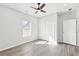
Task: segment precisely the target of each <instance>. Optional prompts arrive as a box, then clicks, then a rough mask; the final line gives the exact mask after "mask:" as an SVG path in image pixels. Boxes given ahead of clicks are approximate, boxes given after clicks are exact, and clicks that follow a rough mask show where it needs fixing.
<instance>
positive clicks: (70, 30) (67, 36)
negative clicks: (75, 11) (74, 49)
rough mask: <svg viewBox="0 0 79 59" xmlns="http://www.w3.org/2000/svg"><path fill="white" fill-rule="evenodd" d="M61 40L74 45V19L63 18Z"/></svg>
mask: <svg viewBox="0 0 79 59" xmlns="http://www.w3.org/2000/svg"><path fill="white" fill-rule="evenodd" d="M63 42H64V43H67V44H72V45H76V19H69V20H63Z"/></svg>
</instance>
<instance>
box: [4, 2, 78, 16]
mask: <svg viewBox="0 0 79 59" xmlns="http://www.w3.org/2000/svg"><path fill="white" fill-rule="evenodd" d="M3 5H6V6H8V7H11V8H14V9H16V10H19V11H21V12H24V13H28V14H30V15H32V16H35V17H42V16H45V15H50V14H53V13H55V12H63V11H68V9H69V8H72V10H76V9H78V8H79V4H78V3H46V6H45V7H44V10H45V11H46V13H42V12H39V13H37V14H35V11H36V10H34V9H32V8H30V7H31V6H33V7H37V4H36V3H4V4H3Z"/></svg>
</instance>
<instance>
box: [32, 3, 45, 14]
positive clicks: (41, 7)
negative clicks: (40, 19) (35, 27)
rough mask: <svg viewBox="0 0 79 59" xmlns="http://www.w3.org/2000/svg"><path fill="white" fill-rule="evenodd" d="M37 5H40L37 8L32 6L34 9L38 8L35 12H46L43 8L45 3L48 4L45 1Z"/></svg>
mask: <svg viewBox="0 0 79 59" xmlns="http://www.w3.org/2000/svg"><path fill="white" fill-rule="evenodd" d="M37 5H38V7H37V8H35V7H31V8H33V9H35V10H36V12H35V14H37V13H38V11H40V12H43V13H46V11H44V10H42V9H43V8H44V7H45V5H46V4H45V3H43V4H42V5H41V3H37Z"/></svg>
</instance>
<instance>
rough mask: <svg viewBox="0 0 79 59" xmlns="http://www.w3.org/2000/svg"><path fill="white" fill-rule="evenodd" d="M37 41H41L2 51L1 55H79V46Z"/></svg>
mask: <svg viewBox="0 0 79 59" xmlns="http://www.w3.org/2000/svg"><path fill="white" fill-rule="evenodd" d="M37 42H39V41H35V42H30V43H25V44H23V45H21V46H18V47H15V48H12V49H8V50H5V51H2V52H0V56H79V47H76V46H72V45H67V44H58V45H53V44H36V43H37ZM46 43H47V42H46Z"/></svg>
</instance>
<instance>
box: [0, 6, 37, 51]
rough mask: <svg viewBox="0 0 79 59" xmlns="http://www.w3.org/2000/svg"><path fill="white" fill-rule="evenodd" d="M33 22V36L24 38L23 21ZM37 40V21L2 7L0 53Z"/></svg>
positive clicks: (0, 13)
mask: <svg viewBox="0 0 79 59" xmlns="http://www.w3.org/2000/svg"><path fill="white" fill-rule="evenodd" d="M23 20H29V21H30V22H32V36H30V37H25V38H23V37H22V30H23V27H22V21H23ZM36 39H37V19H36V18H34V17H31V16H29V15H27V14H26V15H25V14H23V13H20V12H19V11H16V10H13V9H10V8H8V7H5V6H2V5H0V51H1V50H5V49H8V48H11V47H14V46H17V45H20V44H23V43H26V42H29V41H33V40H36Z"/></svg>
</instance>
